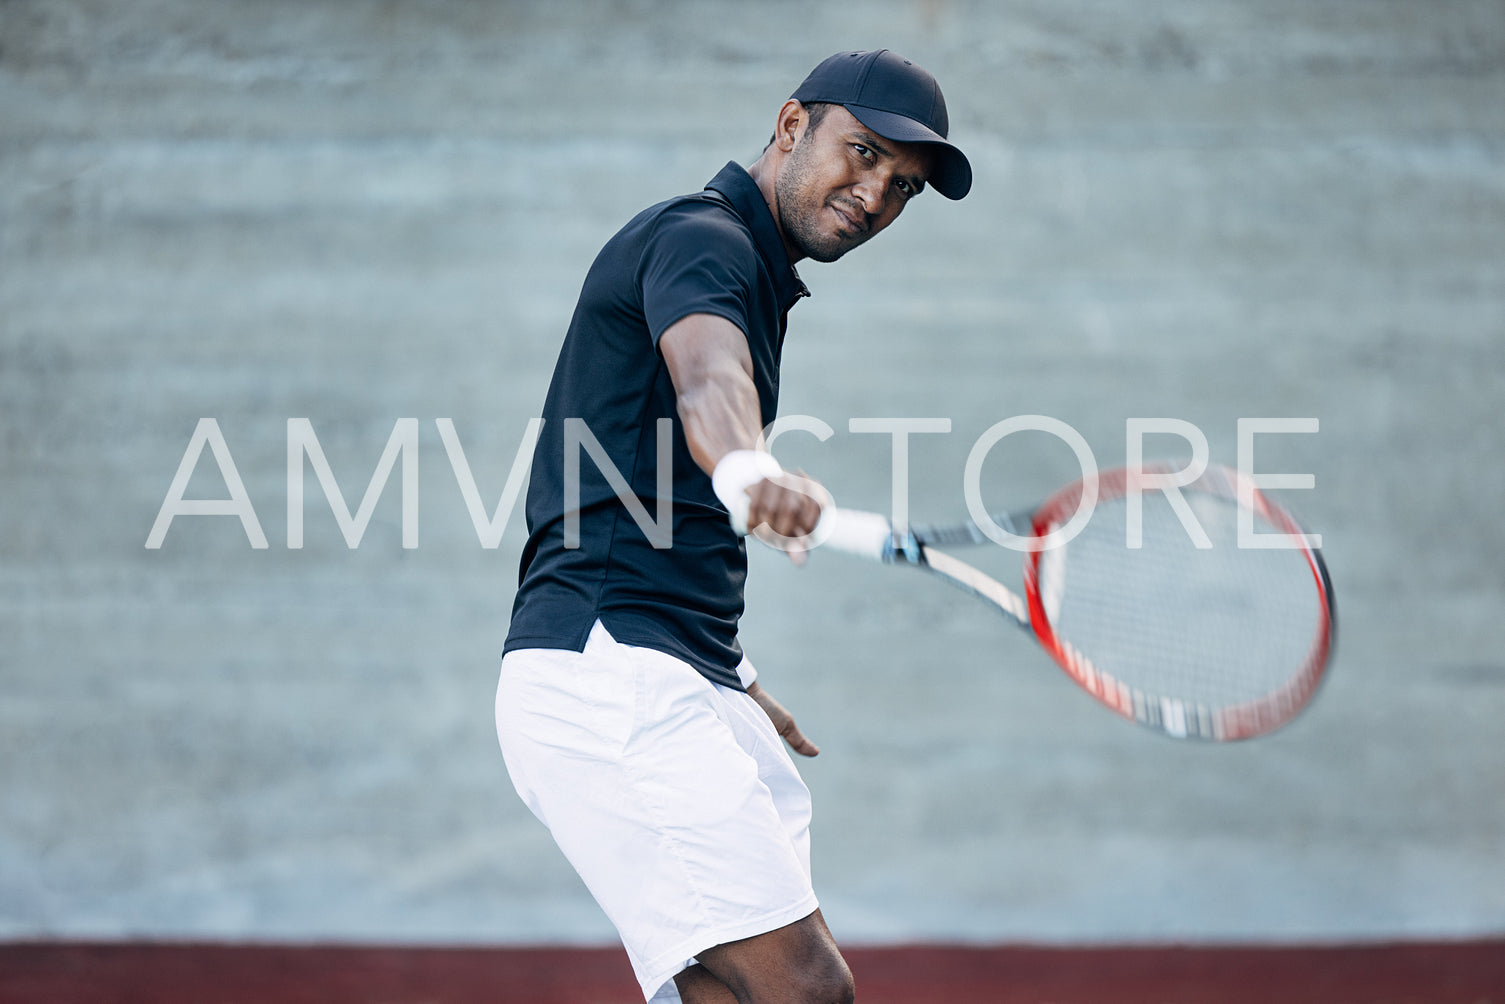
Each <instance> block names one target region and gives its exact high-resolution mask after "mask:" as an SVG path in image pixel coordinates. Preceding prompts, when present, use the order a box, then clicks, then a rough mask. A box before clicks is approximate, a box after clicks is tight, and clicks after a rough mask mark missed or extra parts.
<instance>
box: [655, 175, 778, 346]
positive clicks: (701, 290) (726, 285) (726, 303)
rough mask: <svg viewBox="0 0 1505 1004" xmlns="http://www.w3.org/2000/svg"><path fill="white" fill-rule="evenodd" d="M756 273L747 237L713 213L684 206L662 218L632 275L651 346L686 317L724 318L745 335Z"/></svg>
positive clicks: (717, 212)
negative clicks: (709, 315)
mask: <svg viewBox="0 0 1505 1004" xmlns="http://www.w3.org/2000/svg"><path fill="white" fill-rule="evenodd" d="M758 268H759V258H758V252H757V249H756V248H755V247H754V246H753V242H752V238H751V235H750V234H748V233H747V232H746V230H745V229H743V228H742V227H740V226H738V224H737V223H736V221H735V220H733V218H732V217H731V216H730V215H729V214H728V213H727V212H725V211H724V210H722V209H720V208H719V207H716V206H713V205H708V204H705V203H687V204H685V205H684V206H680V207H676V208H675V209H673V210H670V211H668V212H666V213H664V214H663V216H661V217H660V218H659V221H658V224H657V226H656V227H655V228H654V231H653V233H652V234H651V235H650V236H649V238H648V240H647V242H646V243H645V245H644V247H643V257H642V259H641V261H640V262H639V264H638V274H637V280H638V288H639V290H640V292H641V294H642V298H643V317H644V319H645V320H646V321H647V323H648V333H649V334H650V336H652V338H653V344H654V346H655V347H657V345H658V340H659V336H661V335H662V334H663V333H664V332H665V331H667V330H668V329H669V328H670V327H671V326H672V325H673V324H674V323H675V322H676V321H679V320H681V319H683V318H685V317H688V316H689V315H691V314H715V315H716V316H718V317H724V318H726V319H727V320H729V321H731V322H732V323H733V324H735V325H736V326H737V327H739V328H741V329H742V331H743V332H744V333H746V332H747V330H748V326H749V316H750V314H751V307H750V304H751V301H752V289H753V284H754V282H755V280H756V276H757V270H758Z"/></svg>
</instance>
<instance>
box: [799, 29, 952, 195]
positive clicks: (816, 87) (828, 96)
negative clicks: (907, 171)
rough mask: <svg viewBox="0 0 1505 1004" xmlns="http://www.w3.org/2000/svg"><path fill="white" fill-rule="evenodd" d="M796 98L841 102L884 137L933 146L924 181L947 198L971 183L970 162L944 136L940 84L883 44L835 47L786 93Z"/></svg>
mask: <svg viewBox="0 0 1505 1004" xmlns="http://www.w3.org/2000/svg"><path fill="white" fill-rule="evenodd" d="M790 97H792V98H793V99H794V100H796V101H798V102H800V103H801V104H810V103H811V102H816V101H826V102H830V103H832V104H838V105H841V106H842V107H843V108H845V109H846V110H847V111H849V112H851V113H852V116H853V117H854V118H856V119H857V121H858V122H861V123H862V124H863V125H865V126H867V127H868V128H869V129H871V130H873V132H875V133H877V134H878V135H879V136H882V137H883V138H884V139H891V140H894V141H896V142H900V143H926V144H928V145H930V146H933V147H935V148H936V150H937V152H938V154H939V156H937V157H936V162H935V170H934V171H933V172H931V175H930V178H929V179H928V181H929V183H930V185H931V186H932V187H933V188H934V189H935V190H936V191H937V192H940V193H941V194H942V195H944V196H945V197H946V198H948V199H960V198H961V197H962V196H964V195H966V194H967V192H968V190H970V189H971V187H972V165H971V164H970V163H969V162H968V161H967V157H966V154H964V153H962V152H961V151H960V150H958V149H957V148H956V147H955V146H953V145H952V144H951V143H949V142H947V140H946V132H947V130H948V128H949V126H950V123H949V121H948V120H947V118H946V99H945V97H943V96H942V95H941V85H940V84H938V83H936V82H935V78H934V77H932V76H931V75H930V74H929V73H927V72H925V70H924V69H923V68H921V67H920V66H918V65H917V64H915V63H912V62H910V61H909V60H907V59H905V58H904V57H903V56H901V55H899V54H898V53H896V52H890V51H889V50H888V49H872V50H870V51H867V52H838V53H837V54H836V55H834V56H832V57H830V58H829V59H826V60H825V61H824V62H822V63H821V64H820V65H819V66H817V67H816V68H815V69H814V70H811V71H810V75H809V76H808V77H806V78H805V82H804V83H803V84H800V86H799V88H798V89H797V90H796V91H795V92H794V93H793V94H791V95H790Z"/></svg>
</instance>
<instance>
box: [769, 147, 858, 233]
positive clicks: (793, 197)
mask: <svg viewBox="0 0 1505 1004" xmlns="http://www.w3.org/2000/svg"><path fill="white" fill-rule="evenodd" d="M812 135H813V132H812V130H811V129H810V128H807V129H806V130H805V135H804V137H803V138H802V139H801V141H800V142H799V144H798V145H796V146H795V148H794V149H793V150H792V151H791V152H790V154H789V159H788V160H787V161H786V162H785V163H784V169H783V170H782V171H780V172H779V176H778V178H777V179H776V180H775V181H774V185H773V191H774V197H775V199H776V202H777V205H778V208H779V229H780V230H782V231H783V233H784V238H785V239H786V240H787V241H789V243H790V244H792V245H794V247H795V249H796V250H797V251H799V253H800V254H801V255H802V256H804V257H806V258H809V259H810V260H811V261H818V262H832V261H835V260H836V259H838V258H840V257H841V256H842V255H844V254H846V253H847V252H848V251H850V250H852V248H854V247H856V246H857V245H858V244H861V243H862V242H863V241H865V240H867V239H868V238H869V237H871V236H872V233H873V232H872V230H871V229H868V230H866V231H864V232H863V233H861V234H859V235H858V236H857V237H856V239H855V240H852V241H851V243H847V241H846V240H844V239H843V238H842V237H840V236H836V235H832V234H825V233H822V232H821V231H820V229H819V227H818V226H817V224H816V217H817V215H818V214H819V213H820V211H821V209H823V208H824V205H823V204H812V202H813V200H812V199H811V197H810V196H808V195H807V194H806V192H805V185H806V182H807V181H808V180H809V177H810V175H811V170H810V157H811V143H810V140H811V138H812Z"/></svg>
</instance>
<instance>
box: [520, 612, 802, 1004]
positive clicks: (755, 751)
mask: <svg viewBox="0 0 1505 1004" xmlns="http://www.w3.org/2000/svg"><path fill="white" fill-rule="evenodd" d="M496 727H497V736H498V738H499V739H500V741H501V745H502V755H503V757H504V758H505V759H506V762H507V771H508V773H509V774H510V775H511V776H512V783H513V784H514V785H515V786H516V787H517V792H518V794H519V795H521V796H522V799H523V801H524V802H525V803H527V805H528V808H529V809H531V810H532V811H533V814H534V815H536V816H537V817H538V818H539V819H540V820H542V821H543V823H544V825H546V826H547V827H548V828H549V830H550V832H551V833H553V835H554V840H555V841H556V842H557V843H558V844H559V847H560V849H561V850H563V851H564V854H565V856H566V857H567V858H569V861H570V864H572V865H574V867H575V870H576V871H577V872H579V873H580V877H581V878H582V879H583V880H584V881H585V884H586V886H587V887H588V888H589V889H590V891H591V894H592V895H593V896H595V898H596V902H597V903H599V904H600V905H601V908H602V909H603V910H605V911H606V915H607V917H609V918H610V919H611V922H612V923H613V924H614V925H616V928H617V932H618V933H619V934H620V935H621V937H622V944H623V945H624V946H625V947H626V949H627V955H628V957H629V958H630V960H631V962H632V968H633V971H634V972H635V973H636V975H637V978H638V982H639V983H640V984H641V985H642V988H643V995H644V997H645V998H647V999H653V998H654V997H655V995H656V994H657V995H659V996H658V999H659V1000H677V999H678V994H677V993H675V992H674V984H673V977H674V974H676V973H678V972H680V971H681V970H682V969H684V968H685V967H687V966H689V965H690V964H691V963H693V962H694V960H695V955H696V954H697V953H699V952H702V951H705V950H706V949H708V948H711V947H713V946H715V945H720V944H725V943H726V942H729V941H737V940H740V939H742V938H749V937H752V936H753V935H755V934H763V933H765V932H767V931H772V930H775V929H777V928H780V927H783V926H785V925H786V924H791V923H793V922H795V921H797V920H800V919H801V918H803V917H807V916H809V915H810V914H811V913H813V912H814V911H815V909H816V906H817V903H816V899H815V892H814V890H813V889H812V887H811V884H810V791H809V789H808V788H806V787H805V783H804V781H803V780H801V779H800V776H799V772H798V771H797V770H796V769H795V766H794V762H793V761H792V760H791V759H790V756H789V754H788V753H787V752H786V751H785V749H784V742H783V740H782V739H781V738H780V737H779V735H778V733H777V732H775V731H774V728H773V723H772V722H771V721H769V719H768V716H767V715H766V714H765V713H764V712H763V709H762V708H760V707H758V704H757V702H756V701H754V700H753V699H752V698H751V697H748V696H747V695H746V694H745V693H743V692H741V691H739V690H733V689H731V688H729V687H723V686H720V685H719V684H715V683H712V682H711V681H709V680H707V679H706V678H705V677H703V676H701V675H700V674H699V673H697V672H696V671H695V670H694V669H693V668H692V667H691V666H690V665H689V664H687V663H685V662H683V661H681V660H679V659H676V658H674V657H673V656H670V655H666V654H664V653H662V652H658V651H655V650H653V649H648V648H639V647H635V646H629V645H621V644H619V643H618V642H616V641H615V640H614V639H613V638H612V637H611V635H610V634H608V633H607V631H606V628H605V627H604V626H602V624H601V623H600V622H599V621H598V622H597V623H596V625H595V627H594V628H593V629H592V631H591V633H590V638H589V640H588V641H587V642H586V646H585V651H584V652H571V651H568V650H562V651H561V650H554V649H524V650H520V651H514V652H509V653H507V655H506V656H505V657H504V658H503V659H502V670H501V680H500V683H499V684H498V686H497V694H496ZM665 984H667V986H665Z"/></svg>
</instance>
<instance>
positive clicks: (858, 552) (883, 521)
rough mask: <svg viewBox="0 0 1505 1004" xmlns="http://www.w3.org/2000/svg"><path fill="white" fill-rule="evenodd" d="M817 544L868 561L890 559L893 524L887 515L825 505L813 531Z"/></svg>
mask: <svg viewBox="0 0 1505 1004" xmlns="http://www.w3.org/2000/svg"><path fill="white" fill-rule="evenodd" d="M813 536H814V538H815V540H816V541H818V542H819V543H820V544H822V545H825V546H828V547H832V548H834V549H836V550H838V551H842V552H844V553H846V554H851V555H855V556H857V557H859V558H867V559H869V560H871V561H891V560H893V553H894V526H893V524H892V523H890V522H889V521H888V518H887V517H886V516H880V515H879V514H878V513H875V512H862V511H861V510H858V509H838V508H836V507H835V506H827V507H826V509H825V510H824V511H823V512H822V513H821V514H820V523H818V524H817V525H816V527H815V532H814V534H813Z"/></svg>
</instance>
